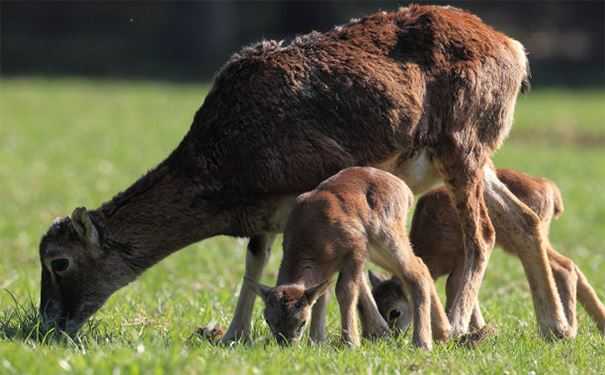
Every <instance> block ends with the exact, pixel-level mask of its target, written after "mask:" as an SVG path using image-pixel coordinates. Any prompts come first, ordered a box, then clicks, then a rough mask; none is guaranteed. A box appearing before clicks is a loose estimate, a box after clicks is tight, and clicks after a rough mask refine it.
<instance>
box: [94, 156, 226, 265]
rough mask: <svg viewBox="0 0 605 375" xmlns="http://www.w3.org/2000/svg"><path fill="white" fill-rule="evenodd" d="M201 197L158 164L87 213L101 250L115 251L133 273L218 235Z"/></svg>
mask: <svg viewBox="0 0 605 375" xmlns="http://www.w3.org/2000/svg"><path fill="white" fill-rule="evenodd" d="M202 195H203V192H201V191H200V188H199V187H195V185H194V184H192V183H191V182H190V181H188V180H187V179H186V178H185V177H182V176H179V175H178V174H176V173H173V172H172V170H171V168H170V167H169V166H168V165H166V163H162V164H160V165H159V166H158V167H157V168H155V169H154V170H152V171H150V172H149V173H148V174H147V175H145V176H143V177H142V178H140V179H139V180H138V181H137V182H136V183H134V184H133V185H132V186H131V187H130V188H128V189H127V190H126V191H124V192H123V193H120V194H118V195H117V196H116V197H114V198H113V199H112V200H111V201H110V202H107V203H105V204H103V205H102V206H101V207H100V208H99V209H97V210H95V211H93V212H92V217H93V219H94V220H95V221H96V224H98V226H99V227H100V231H101V241H102V244H103V247H104V248H106V249H107V250H108V251H119V252H121V254H122V255H123V257H124V259H125V261H127V262H129V263H130V264H131V266H132V268H133V269H134V270H135V271H137V272H138V273H140V272H142V271H143V270H145V269H146V268H148V267H150V266H152V265H153V264H155V263H157V262H158V261H160V260H161V259H163V258H165V257H166V256H168V255H169V254H171V253H172V252H174V251H176V250H179V249H181V248H183V247H185V246H187V245H189V244H192V243H194V242H197V241H200V240H202V239H204V238H208V237H210V236H213V235H215V234H217V233H220V232H221V229H220V228H218V223H219V222H220V217H219V215H218V214H217V213H216V212H211V211H212V210H210V208H209V206H208V204H207V202H206V203H205V202H200V198H199V197H200V196H202Z"/></svg>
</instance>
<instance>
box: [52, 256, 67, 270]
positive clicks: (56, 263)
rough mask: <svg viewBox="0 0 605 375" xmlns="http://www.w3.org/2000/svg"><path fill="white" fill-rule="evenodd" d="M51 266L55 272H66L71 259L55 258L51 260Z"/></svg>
mask: <svg viewBox="0 0 605 375" xmlns="http://www.w3.org/2000/svg"><path fill="white" fill-rule="evenodd" d="M50 267H51V268H52V270H53V272H64V271H67V269H68V268H69V260H68V259H67V258H59V259H53V260H52V261H51V262H50Z"/></svg>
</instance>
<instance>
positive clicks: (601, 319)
mask: <svg viewBox="0 0 605 375" xmlns="http://www.w3.org/2000/svg"><path fill="white" fill-rule="evenodd" d="M548 256H549V258H550V260H551V263H552V262H556V263H558V264H559V265H561V268H563V269H564V270H566V271H568V272H571V273H573V274H574V276H575V277H574V278H569V279H570V281H573V280H575V282H576V285H575V290H576V294H577V300H579V301H580V303H581V304H582V306H584V309H585V310H586V312H587V313H588V315H590V317H591V318H592V320H593V321H594V322H595V323H596V324H597V327H598V328H599V331H600V332H601V334H603V335H605V306H603V303H602V302H601V300H599V296H598V295H597V293H596V292H595V290H594V289H593V288H592V286H591V285H590V283H589V282H588V280H587V279H586V276H584V274H583V273H582V271H581V270H580V268H579V267H578V266H577V265H576V264H575V263H574V262H573V261H572V260H571V259H569V258H567V257H565V256H563V255H561V254H560V253H558V252H557V251H556V250H555V249H554V248H552V246H551V247H550V248H549V251H548ZM553 269H554V268H553ZM555 279H557V275H555ZM558 279H562V277H559V278H558ZM559 283H560V282H559V281H558V280H557V285H559ZM569 289H571V288H569ZM561 298H562V299H563V296H561ZM563 301H564V300H563ZM564 307H565V304H564ZM573 307H574V313H575V299H574V306H573ZM565 310H566V311H567V310H568V309H567V308H565ZM574 316H575V314H574ZM568 319H569V318H568ZM574 321H575V319H574ZM570 324H571V321H570ZM572 328H574V327H573V326H572Z"/></svg>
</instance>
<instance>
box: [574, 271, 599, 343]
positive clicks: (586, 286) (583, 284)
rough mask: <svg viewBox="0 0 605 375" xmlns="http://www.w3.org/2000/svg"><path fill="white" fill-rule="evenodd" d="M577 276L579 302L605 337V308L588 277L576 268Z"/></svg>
mask: <svg viewBox="0 0 605 375" xmlns="http://www.w3.org/2000/svg"><path fill="white" fill-rule="evenodd" d="M576 274H577V275H578V287H577V291H578V300H580V303H581V304H582V306H584V309H585V310H586V312H587V313H588V315H590V317H591V318H592V320H594V322H595V323H596V324H597V327H598V328H599V332H601V334H602V335H605V306H603V303H602V302H601V301H600V300H599V296H598V295H597V293H596V292H595V290H594V289H593V288H592V286H591V285H590V283H589V282H588V279H586V276H584V274H583V273H582V271H580V268H578V267H577V266H576Z"/></svg>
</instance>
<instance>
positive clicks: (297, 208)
mask: <svg viewBox="0 0 605 375" xmlns="http://www.w3.org/2000/svg"><path fill="white" fill-rule="evenodd" d="M413 200H414V196H413V194H412V192H411V191H410V189H409V188H408V187H407V185H406V184H405V183H404V182H403V181H402V180H400V179H399V178H397V177H395V176H393V175H392V174H390V173H388V172H385V171H381V170H379V169H375V168H370V167H365V168H362V167H353V168H347V169H345V170H343V171H341V172H339V173H337V174H336V175H335V176H332V177H330V178H328V179H327V180H326V181H324V182H322V183H321V184H319V186H318V187H317V188H316V189H314V190H312V191H310V192H308V193H304V194H301V195H300V196H299V197H298V198H297V199H296V204H295V205H294V208H293V209H292V212H291V214H290V217H289V219H288V222H287V224H286V229H285V231H284V256H283V259H282V262H281V265H280V267H279V274H278V276H277V285H276V286H275V287H274V288H270V287H268V286H264V285H262V284H258V283H255V282H254V281H251V284H252V286H253V287H254V289H255V290H256V292H257V293H258V294H259V296H260V297H261V298H262V300H263V301H264V302H265V311H264V316H265V320H266V321H267V323H268V325H269V327H270V328H271V331H272V332H273V335H274V336H275V337H276V339H277V340H278V342H280V343H283V344H289V343H291V342H292V341H298V340H299V339H300V337H301V336H302V333H303V329H304V327H305V325H306V322H307V321H309V320H310V318H311V311H312V309H313V307H314V305H315V303H316V302H317V301H318V300H319V298H320V297H322V296H323V295H324V293H325V292H326V290H327V288H328V286H329V285H330V280H331V279H332V277H333V276H334V274H336V273H339V276H338V282H337V284H336V298H337V300H338V304H339V305H340V319H341V325H342V338H343V341H344V342H345V343H346V344H348V345H353V346H357V345H359V334H358V330H357V303H358V300H359V294H360V290H361V289H363V288H365V287H366V284H365V282H364V279H363V274H364V266H365V264H366V261H367V260H370V261H372V262H373V263H376V264H377V265H379V266H380V267H382V268H384V269H385V270H387V271H389V272H391V273H393V274H394V275H396V277H397V278H398V279H399V280H400V281H401V284H399V285H403V286H404V287H405V289H406V290H407V292H408V295H410V296H411V300H412V305H413V307H412V309H413V311H414V314H413V315H414V334H413V342H414V344H415V345H416V346H418V347H420V348H423V349H429V350H430V349H431V348H432V332H431V312H433V317H434V318H435V319H436V321H435V322H434V324H435V327H437V329H438V332H436V335H437V336H438V337H439V338H441V339H446V338H447V335H448V331H449V323H448V320H447V317H446V315H445V312H444V310H443V307H442V306H441V302H440V301H439V296H438V295H437V292H436V290H435V285H434V283H433V280H432V279H431V275H430V274H429V271H428V269H427V268H426V266H425V265H424V263H422V260H420V258H418V257H416V256H415V255H414V252H413V251H412V249H411V247H410V243H409V240H408V236H407V229H406V217H407V211H408V209H409V208H410V207H411V205H412V202H413ZM322 308H323V309H324V311H317V310H313V314H320V315H325V304H323V307H322Z"/></svg>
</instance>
